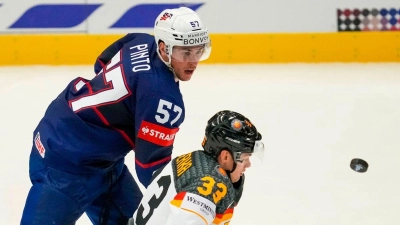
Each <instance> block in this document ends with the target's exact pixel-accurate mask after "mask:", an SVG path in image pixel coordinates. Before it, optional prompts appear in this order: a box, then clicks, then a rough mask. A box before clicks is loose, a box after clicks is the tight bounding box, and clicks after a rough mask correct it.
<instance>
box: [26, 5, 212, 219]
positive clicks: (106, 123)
mask: <svg viewBox="0 0 400 225" xmlns="http://www.w3.org/2000/svg"><path fill="white" fill-rule="evenodd" d="M210 51H211V45H210V39H209V35H208V31H207V29H206V27H205V26H204V24H203V22H202V21H201V20H200V18H199V17H198V15H197V14H196V13H195V12H194V11H193V10H191V9H189V8H186V7H181V8H177V9H167V10H164V11H163V12H161V14H160V15H159V16H158V17H157V19H156V21H155V27H154V36H151V35H148V34H141V33H131V34H127V35H126V36H125V37H123V38H121V39H120V40H118V41H116V42H115V43H113V44H112V45H111V46H109V47H108V48H107V49H106V50H104V51H103V52H102V53H101V55H100V56H99V57H98V60H97V61H96V63H95V72H96V74H97V75H96V76H95V77H94V78H93V79H91V80H87V79H84V78H81V77H78V78H76V79H74V80H72V81H71V82H70V83H69V84H68V85H67V87H66V88H65V90H64V91H63V92H61V94H59V95H58V96H57V98H56V99H55V100H53V101H52V102H51V104H50V105H49V107H48V108H47V110H46V112H45V115H44V117H43V118H42V119H41V121H40V122H39V124H38V126H37V127H36V129H35V130H34V133H33V146H32V151H31V155H30V164H29V173H30V179H31V182H32V187H31V189H30V191H29V194H28V197H27V200H26V204H25V208H24V211H23V215H22V219H21V224H23V225H26V224H40V225H47V224H49V225H50V224H62V225H68V224H75V222H76V221H77V220H78V219H79V218H80V216H81V215H82V214H83V213H86V214H87V215H88V217H89V218H90V220H91V221H92V223H93V224H98V225H104V224H108V225H117V224H126V223H127V220H128V218H129V217H131V216H132V214H133V212H134V211H135V210H136V208H137V207H138V205H139V203H140V200H141V198H142V193H141V191H140V189H139V187H138V185H137V183H136V182H135V180H134V179H133V176H132V174H131V173H130V172H129V170H128V168H127V167H126V165H125V164H124V157H125V156H126V155H127V154H128V153H129V152H130V151H131V150H134V151H135V169H136V172H137V176H138V178H139V181H140V182H141V183H142V184H143V185H144V186H145V187H147V186H148V185H149V184H150V179H151V176H152V174H153V172H154V171H155V170H157V169H158V168H160V167H162V166H164V165H165V164H167V163H168V162H169V161H170V160H171V153H172V148H173V143H174V138H175V135H176V133H177V132H178V130H179V126H180V124H181V123H182V122H183V120H184V117H185V107H184V103H183V99H182V95H181V92H180V89H179V81H188V80H190V79H191V76H192V74H193V73H194V71H195V69H196V67H197V65H198V62H199V61H201V60H204V59H207V58H208V56H209V54H210Z"/></svg>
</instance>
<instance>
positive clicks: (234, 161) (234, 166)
mask: <svg viewBox="0 0 400 225" xmlns="http://www.w3.org/2000/svg"><path fill="white" fill-rule="evenodd" d="M229 154H231V156H232V159H233V167H232V169H231V170H230V171H229V170H225V171H226V173H227V174H228V176H229V177H231V173H233V171H235V169H236V166H237V164H236V160H235V157H234V156H233V154H232V152H231V151H229Z"/></svg>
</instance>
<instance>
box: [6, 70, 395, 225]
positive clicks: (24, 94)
mask: <svg viewBox="0 0 400 225" xmlns="http://www.w3.org/2000/svg"><path fill="white" fill-rule="evenodd" d="M77 76H82V77H86V78H89V77H92V76H93V69H92V67H91V66H74V67H67V66H60V67H46V66H29V67H28V66H27V67H0V103H1V105H2V107H1V114H0V127H1V129H0V132H1V133H0V138H1V141H0V149H1V153H2V154H1V157H0V158H1V161H0V166H1V172H0V175H1V184H0V187H1V188H0V224H2V225H3V224H4V225H15V224H19V221H20V218H21V213H22V210H23V207H24V203H25V198H26V195H27V193H28V190H29V188H30V186H31V184H30V180H29V176H28V158H29V153H30V150H31V143H32V140H31V139H32V132H33V130H34V128H35V126H36V125H37V123H38V122H39V119H40V118H41V117H42V115H43V113H44V111H45V110H46V107H47V105H48V104H49V103H50V101H51V100H53V99H54V98H55V97H56V96H57V95H58V93H59V92H61V91H62V89H63V88H64V87H65V86H66V85H67V83H68V82H69V81H70V80H71V79H73V78H75V77H77ZM181 89H182V94H183V96H184V100H185V106H186V120H185V122H184V123H183V125H182V126H181V130H180V131H179V133H178V135H177V137H176V140H175V149H174V155H177V154H181V153H185V152H189V151H192V150H197V149H200V148H201V145H200V143H201V141H202V138H203V134H204V128H205V124H206V121H207V120H208V119H209V117H211V116H212V115H213V114H214V113H216V112H217V111H220V110H223V109H231V110H235V111H238V112H241V113H243V114H244V115H246V116H247V117H249V119H250V120H252V122H253V123H254V124H255V125H256V127H257V128H258V129H259V131H260V132H261V133H262V134H263V140H264V143H265V144H266V152H265V154H264V163H263V164H262V165H254V166H253V167H252V168H250V169H249V170H247V171H246V175H247V177H246V184H245V191H244V194H243V198H242V200H241V202H240V204H239V205H238V207H237V209H236V211H235V215H234V218H233V221H232V223H231V225H253V224H257V225H260V224H266V225H378V224H384V225H398V224H400V63H386V64H274V65H199V67H198V70H197V71H196V73H195V74H194V77H193V78H192V80H191V81H189V82H183V83H181ZM352 158H362V159H364V160H366V161H367V162H368V163H369V169H368V171H367V172H366V173H357V172H354V171H353V170H351V169H350V167H349V164H350V161H351V159H352ZM127 164H128V167H129V168H130V169H131V170H133V153H131V154H129V155H128V158H127ZM77 224H78V225H89V224H91V223H90V221H89V220H88V219H87V217H86V216H85V215H84V216H83V217H82V218H81V219H79V221H78V222H77Z"/></svg>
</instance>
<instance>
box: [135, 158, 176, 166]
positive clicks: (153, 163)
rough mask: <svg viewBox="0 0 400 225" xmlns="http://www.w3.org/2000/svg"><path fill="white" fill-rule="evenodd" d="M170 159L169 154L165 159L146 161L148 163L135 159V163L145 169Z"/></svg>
mask: <svg viewBox="0 0 400 225" xmlns="http://www.w3.org/2000/svg"><path fill="white" fill-rule="evenodd" d="M170 160H171V156H167V157H165V158H163V159H160V160H158V161H155V162H151V163H146V164H144V163H141V162H139V160H137V159H135V163H136V164H137V165H138V166H140V167H142V168H143V169H147V168H150V167H153V166H157V165H159V164H162V163H165V162H169V161H170Z"/></svg>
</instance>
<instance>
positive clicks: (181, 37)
mask: <svg viewBox="0 0 400 225" xmlns="http://www.w3.org/2000/svg"><path fill="white" fill-rule="evenodd" d="M154 37H155V40H156V43H157V48H158V43H159V41H160V40H161V41H163V42H164V43H165V45H166V49H165V51H166V53H167V55H168V58H169V62H166V63H167V65H168V64H170V62H171V57H172V58H173V59H175V60H178V61H188V60H194V61H202V60H205V59H207V58H208V57H209V56H210V53H211V40H210V37H209V35H208V30H207V28H206V27H205V25H204V24H203V22H202V21H201V19H200V17H199V16H198V15H197V13H196V12H195V11H193V10H192V9H190V8H187V7H180V8H175V9H165V10H164V11H162V12H161V13H160V14H159V15H158V17H157V19H156V21H155V24H154ZM176 46H180V47H191V46H199V47H201V48H200V51H198V50H197V52H195V53H191V56H190V57H189V55H190V54H188V52H183V53H179V52H175V51H174V50H175V48H174V47H176ZM176 49H178V48H176ZM188 57H189V58H188Z"/></svg>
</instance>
